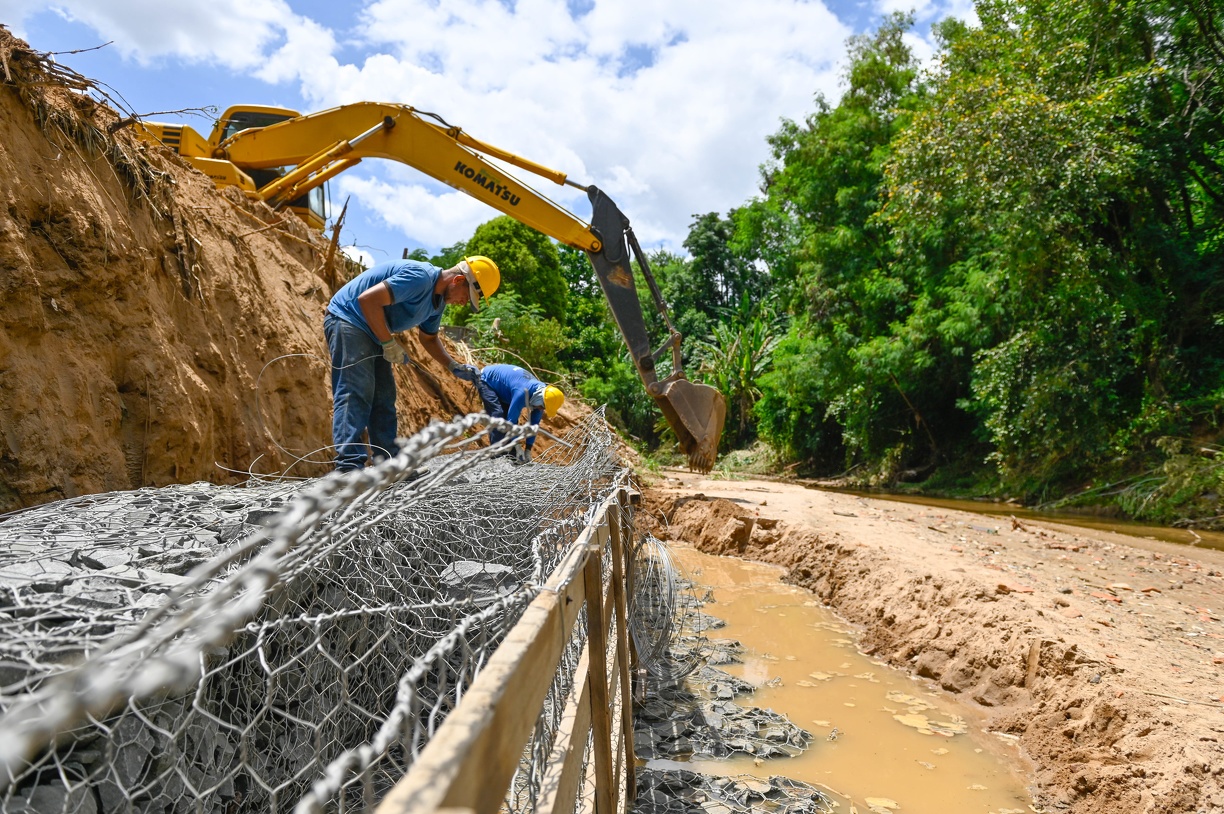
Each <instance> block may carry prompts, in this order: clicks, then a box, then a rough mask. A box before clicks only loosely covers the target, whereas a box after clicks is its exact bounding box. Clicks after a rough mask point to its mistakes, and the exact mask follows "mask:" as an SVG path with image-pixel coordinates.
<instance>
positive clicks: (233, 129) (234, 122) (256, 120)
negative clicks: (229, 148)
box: [221, 110, 293, 141]
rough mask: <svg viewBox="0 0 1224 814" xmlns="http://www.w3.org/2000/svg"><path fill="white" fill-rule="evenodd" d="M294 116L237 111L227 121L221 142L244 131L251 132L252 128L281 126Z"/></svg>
mask: <svg viewBox="0 0 1224 814" xmlns="http://www.w3.org/2000/svg"><path fill="white" fill-rule="evenodd" d="M292 118H293V116H287V115H285V114H284V113H261V112H258V111H254V110H235V111H233V112H232V113H231V114H230V117H229V118H228V119H226V120H225V130H224V131H223V132H222V134H221V140H222V141H225V140H226V139H227V138H229V137H230V136H232V135H234V134H235V133H240V132H242V131H243V130H249V129H250V128H252V127H268V126H270V125H273V124H280V123H281V122H283V121H288V120H289V119H292Z"/></svg>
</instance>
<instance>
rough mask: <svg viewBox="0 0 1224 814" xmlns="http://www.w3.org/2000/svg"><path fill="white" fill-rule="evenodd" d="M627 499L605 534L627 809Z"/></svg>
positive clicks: (633, 775) (633, 782)
mask: <svg viewBox="0 0 1224 814" xmlns="http://www.w3.org/2000/svg"><path fill="white" fill-rule="evenodd" d="M627 498H628V495H627V494H626V493H625V491H624V490H620V491H618V493H617V501H616V504H615V505H614V506H612V509H611V511H609V512H608V535H609V540H610V542H611V556H612V597H613V599H614V600H615V607H616V611H615V612H616V631H617V653H618V656H619V658H617V660H616V667H617V676H618V678H619V683H620V702H621V720H620V728H621V733H622V738H623V741H624V744H623V745H624V753H625V755H624V757H625V800H626V802H627V805H628V807H632V806H633V802H634V800H635V799H636V798H637V756H636V754H635V753H634V749H633V699H632V697H631V696H632V692H633V688H632V686H631V683H630V680H629V663H630V661H631V659H630V656H631V650H630V648H631V647H632V642H631V641H630V638H631V637H630V636H629V624H628V615H629V613H628V595H627V594H626V592H625V589H626V584H625V577H626V568H625V566H623V565H622V563H624V564H626V565H627V566H628V567H632V563H629V562H628V559H627V555H628V552H629V551H630V549H632V545H631V542H632V541H631V540H629V539H627V538H628V533H627V532H628V529H626V528H624V524H622V523H621V518H622V516H623V515H622V510H623V509H624V508H625V501H626V499H627ZM634 660H636V659H634Z"/></svg>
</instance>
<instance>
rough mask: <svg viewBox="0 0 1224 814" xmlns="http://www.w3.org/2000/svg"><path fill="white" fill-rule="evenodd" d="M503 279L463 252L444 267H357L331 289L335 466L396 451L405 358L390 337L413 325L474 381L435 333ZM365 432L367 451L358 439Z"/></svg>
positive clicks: (432, 350)
mask: <svg viewBox="0 0 1224 814" xmlns="http://www.w3.org/2000/svg"><path fill="white" fill-rule="evenodd" d="M500 283H501V272H500V271H499V270H498V268H497V264H496V263H494V262H493V261H492V260H490V259H489V258H487V257H481V256H476V257H467V258H464V259H463V261H462V262H460V263H459V264H458V265H456V266H453V267H452V268H449V269H440V268H438V267H437V266H433V265H431V264H429V263H422V262H419V261H416V260H395V261H392V262H389V263H382V264H381V265H377V266H375V267H374V268H372V269H369V270H368V271H365V272H362V273H361V274H359V275H357V276H356V277H354V278H353V279H352V280H350V281H349V282H348V283H347V284H346V285H345V286H344V287H343V288H341V289H340V290H339V291H337V292H336V294H335V296H334V297H332V298H331V302H330V303H329V304H328V306H327V314H326V316H324V318H323V333H324V335H325V336H326V337H327V347H328V349H329V350H330V351H331V364H332V371H331V379H332V409H333V412H332V439H333V442H334V444H335V447H336V459H335V463H336V469H338V470H340V471H342V472H346V471H350V470H354V469H360V468H361V467H363V466H365V463H366V457H367V454H368V455H370V457H372V458H373V459H374V460H375V461H377V460H379V459H381V458H388V457H391V456H393V455H394V454H395V453H396V451H397V450H398V447H397V446H396V443H395V438H396V436H397V434H398V430H397V428H396V417H395V378H394V376H393V375H392V372H391V365H392V363H395V364H405V365H406V364H408V362H409V358H408V351H407V350H406V349H405V348H404V346H403V345H402V344H400V341H399V340H398V339H396V338H395V334H397V333H399V332H400V331H407V330H410V329H412V328H416V329H417V332H418V333H417V339H418V340H419V341H420V343H421V346H422V347H423V348H424V349H425V350H426V351H427V352H428V353H429V355H430V356H432V357H433V358H435V359H437V360H438V361H439V362H441V363H442V365H443V366H444V367H446V369H447V370H449V371H450V372H451V373H452V374H453V375H455V376H456V377H458V378H460V379H464V380H466V381H470V382H475V381H476V379H477V378H478V376H479V373H478V372H477V370H476V368H475V367H473V366H472V365H461V364H459V363H458V362H456V361H455V360H454V359H452V358H451V357H450V354H448V353H447V352H446V348H444V347H443V346H442V341H441V340H440V339H439V338H438V330H439V329H440V328H441V326H442V312H443V311H444V310H445V309H446V306H447V305H462V304H468V305H471V306H472V310H473V311H479V310H480V299H481V297H482V296H483V297H484V298H486V299H487V298H488V297H490V296H492V295H493V292H495V291H497V287H498V285H500ZM367 430H368V431H369V440H370V446H369V450H367V448H366V445H365V443H364V442H363V441H362V433H363V432H364V431H367Z"/></svg>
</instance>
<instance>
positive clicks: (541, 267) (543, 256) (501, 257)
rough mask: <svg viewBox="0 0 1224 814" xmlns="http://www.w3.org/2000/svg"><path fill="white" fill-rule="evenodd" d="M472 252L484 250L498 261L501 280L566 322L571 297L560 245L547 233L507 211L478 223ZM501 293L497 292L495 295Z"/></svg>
mask: <svg viewBox="0 0 1224 814" xmlns="http://www.w3.org/2000/svg"><path fill="white" fill-rule="evenodd" d="M467 253H468V254H469V255H473V254H482V255H485V256H486V257H489V258H491V259H492V260H493V262H495V263H497V266H498V268H499V269H500V270H501V284H502V286H503V287H504V288H505V289H506V290H509V291H514V292H515V293H517V294H518V296H519V297H520V298H521V299H522V301H523V302H524V303H526V304H527V305H534V306H537V307H538V308H539V309H540V313H541V314H543V315H544V316H545V317H548V318H550V319H554V320H556V321H557V322H558V323H563V322H565V318H566V317H565V312H566V305H567V300H568V293H567V291H566V285H565V277H564V275H563V273H562V270H561V260H560V258H559V257H558V255H557V246H556V244H555V243H554V242H553V241H552V240H550V239H549V238H548V237H546V236H545V235H543V234H541V233H539V232H537V231H536V230H534V229H532V228H531V227H530V226H526V225H524V224H522V223H519V222H518V221H516V220H515V219H514V218H511V217H509V216H507V215H502V216H500V217H496V218H494V219H493V220H491V221H488V222H487V223H482V224H481V225H480V226H478V227H476V232H475V233H474V234H473V235H472V237H471V239H470V240H468V241H467ZM495 296H497V295H495Z"/></svg>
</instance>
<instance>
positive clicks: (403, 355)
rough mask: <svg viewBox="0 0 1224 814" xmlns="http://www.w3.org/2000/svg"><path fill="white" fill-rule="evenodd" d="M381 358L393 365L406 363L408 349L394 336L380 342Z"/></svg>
mask: <svg viewBox="0 0 1224 814" xmlns="http://www.w3.org/2000/svg"><path fill="white" fill-rule="evenodd" d="M382 349H383V358H384V359H386V360H387V361H388V362H390V363H391V364H393V365H406V364H408V351H407V350H406V349H405V348H404V346H403V345H401V344H400V343H399V340H398V339H396V338H395V337H394V336H393V337H391V338H390V339H388V340H387V341H386V342H383V343H382Z"/></svg>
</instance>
